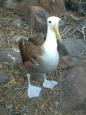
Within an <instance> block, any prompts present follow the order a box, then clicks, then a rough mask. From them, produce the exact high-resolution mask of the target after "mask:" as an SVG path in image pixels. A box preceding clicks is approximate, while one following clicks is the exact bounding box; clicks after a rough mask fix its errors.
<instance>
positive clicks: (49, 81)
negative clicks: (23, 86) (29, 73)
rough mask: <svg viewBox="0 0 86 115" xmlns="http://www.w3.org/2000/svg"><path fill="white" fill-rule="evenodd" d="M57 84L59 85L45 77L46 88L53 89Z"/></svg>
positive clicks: (44, 85) (44, 84)
mask: <svg viewBox="0 0 86 115" xmlns="http://www.w3.org/2000/svg"><path fill="white" fill-rule="evenodd" d="M57 84H58V82H56V81H54V80H47V79H46V75H45V78H44V82H43V87H44V88H49V89H53V88H54V87H55V86H56V85H57Z"/></svg>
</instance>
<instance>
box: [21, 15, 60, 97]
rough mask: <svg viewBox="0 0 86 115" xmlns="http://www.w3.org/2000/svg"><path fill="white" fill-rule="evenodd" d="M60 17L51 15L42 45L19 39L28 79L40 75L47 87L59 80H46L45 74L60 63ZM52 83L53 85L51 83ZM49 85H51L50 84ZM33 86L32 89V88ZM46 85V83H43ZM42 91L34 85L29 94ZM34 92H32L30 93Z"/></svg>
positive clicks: (31, 95)
mask: <svg viewBox="0 0 86 115" xmlns="http://www.w3.org/2000/svg"><path fill="white" fill-rule="evenodd" d="M59 23H60V18H59V17H55V16H51V17H49V18H48V19H47V34H46V40H45V41H44V43H43V44H42V45H39V46H38V45H36V44H34V43H32V42H30V41H28V40H27V39H25V38H21V39H20V40H19V49H20V53H21V57H22V61H23V64H24V66H25V69H26V70H27V72H28V73H29V75H27V76H28V80H30V77H33V76H34V77H35V78H36V77H38V78H43V79H45V81H46V83H47V88H51V85H53V87H54V86H55V85H56V84H57V82H55V81H53V80H51V81H48V80H46V77H45V74H46V73H50V72H53V71H54V70H55V69H56V68H57V66H58V64H59V53H58V50H57V39H58V40H59V41H60V42H61V41H62V39H61V36H60V33H59ZM50 84H51V85H50ZM48 85H49V86H48ZM31 86H32V89H31ZM43 86H44V87H45V83H44V84H43ZM37 91H38V92H40V91H41V88H39V87H35V86H33V85H30V81H29V86H28V96H29V97H35V96H38V94H35V93H36V92H37ZM31 92H32V94H30V93H31Z"/></svg>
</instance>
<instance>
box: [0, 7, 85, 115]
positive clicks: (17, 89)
mask: <svg viewBox="0 0 86 115" xmlns="http://www.w3.org/2000/svg"><path fill="white" fill-rule="evenodd" d="M17 18H18V17H17V16H16V15H14V14H13V13H12V12H10V11H6V10H5V9H4V10H3V9H0V51H3V50H5V49H7V48H13V47H18V43H16V42H15V39H14V38H15V37H14V36H16V35H18V34H20V35H24V36H26V37H28V36H31V35H32V31H31V28H30V27H29V26H28V25H26V24H20V23H19V24H17V25H16V24H15V21H14V20H16V19H17ZM0 70H1V71H4V72H5V73H8V75H9V79H10V80H9V82H7V83H4V84H1V85H0V111H3V113H4V114H0V115H85V112H86V111H85V110H83V109H82V110H77V111H73V112H67V113H66V112H64V111H63V110H62V108H61V107H60V103H59V94H60V93H61V90H60V89H59V88H58V86H56V87H55V88H54V89H53V90H48V89H43V91H42V92H41V95H40V96H39V97H38V98H33V99H30V98H28V96H27V85H28V83H27V78H25V75H24V73H22V72H21V70H20V69H17V68H15V67H13V66H12V65H9V64H8V63H6V62H0ZM61 71H62V70H60V69H59V70H58V71H56V72H55V73H54V74H53V79H55V80H56V81H58V80H59V77H60V74H61Z"/></svg>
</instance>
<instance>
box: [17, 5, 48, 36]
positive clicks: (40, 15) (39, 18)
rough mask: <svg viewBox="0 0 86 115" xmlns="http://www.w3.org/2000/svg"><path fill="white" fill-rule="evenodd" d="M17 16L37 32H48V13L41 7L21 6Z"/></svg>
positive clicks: (18, 8)
mask: <svg viewBox="0 0 86 115" xmlns="http://www.w3.org/2000/svg"><path fill="white" fill-rule="evenodd" d="M15 13H16V14H18V15H21V16H22V18H23V19H24V20H25V21H26V22H27V23H28V24H29V25H30V26H31V27H32V28H33V29H34V30H35V31H36V32H37V33H40V34H45V33H46V31H47V18H48V16H49V14H48V12H47V11H46V10H45V9H43V8H42V7H40V6H27V7H26V6H19V7H17V8H16V11H15Z"/></svg>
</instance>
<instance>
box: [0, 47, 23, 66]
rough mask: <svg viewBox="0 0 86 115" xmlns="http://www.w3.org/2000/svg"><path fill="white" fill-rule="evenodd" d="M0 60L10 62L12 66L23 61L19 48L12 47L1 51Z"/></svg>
mask: <svg viewBox="0 0 86 115" xmlns="http://www.w3.org/2000/svg"><path fill="white" fill-rule="evenodd" d="M0 61H3V62H8V64H9V65H11V66H14V65H16V64H18V63H22V60H21V55H20V52H19V49H17V48H12V49H6V50H4V51H2V52H0Z"/></svg>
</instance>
